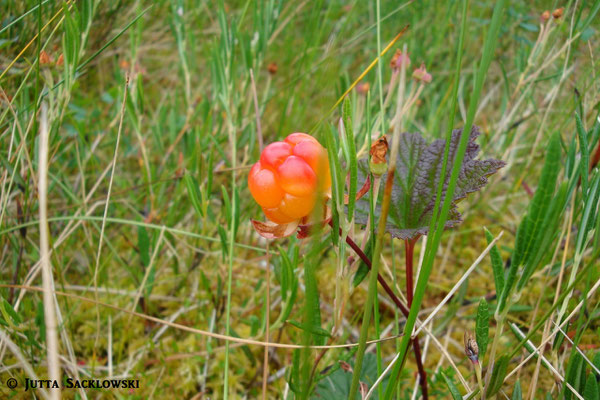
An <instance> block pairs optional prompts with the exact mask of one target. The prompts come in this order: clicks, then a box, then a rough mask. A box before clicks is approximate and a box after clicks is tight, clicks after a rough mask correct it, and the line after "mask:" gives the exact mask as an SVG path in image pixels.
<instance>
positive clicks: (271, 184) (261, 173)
mask: <svg viewBox="0 0 600 400" xmlns="http://www.w3.org/2000/svg"><path fill="white" fill-rule="evenodd" d="M248 186H249V187H250V193H252V197H254V200H256V202H257V203H258V204H260V205H261V206H262V207H269V208H271V207H277V205H279V203H280V202H281V199H282V198H283V196H284V194H285V193H284V192H283V190H281V188H280V187H279V186H278V185H277V182H276V180H275V174H274V173H273V171H271V170H270V169H266V168H265V169H261V164H260V162H257V163H256V164H254V166H253V167H252V169H251V170H250V176H249V177H248Z"/></svg>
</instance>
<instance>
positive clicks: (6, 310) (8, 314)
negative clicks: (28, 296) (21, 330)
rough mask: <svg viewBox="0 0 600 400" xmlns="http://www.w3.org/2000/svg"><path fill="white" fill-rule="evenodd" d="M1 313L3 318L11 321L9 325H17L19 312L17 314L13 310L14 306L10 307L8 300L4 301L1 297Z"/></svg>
mask: <svg viewBox="0 0 600 400" xmlns="http://www.w3.org/2000/svg"><path fill="white" fill-rule="evenodd" d="M1 311H2V315H3V316H4V319H5V320H6V321H7V322H9V323H11V325H13V324H14V325H13V327H14V326H15V325H19V324H20V323H21V321H22V320H21V317H20V316H19V314H17V312H16V311H15V310H14V308H12V306H11V305H10V304H9V303H8V301H6V300H5V299H2V308H1Z"/></svg>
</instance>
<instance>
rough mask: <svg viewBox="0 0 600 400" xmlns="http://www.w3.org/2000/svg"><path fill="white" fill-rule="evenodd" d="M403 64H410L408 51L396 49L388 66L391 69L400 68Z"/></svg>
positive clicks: (406, 65)
mask: <svg viewBox="0 0 600 400" xmlns="http://www.w3.org/2000/svg"><path fill="white" fill-rule="evenodd" d="M402 65H404V66H405V67H406V68H408V66H409V65H410V58H409V56H408V53H403V52H402V50H400V49H398V50H396V53H394V56H393V57H392V61H391V62H390V66H391V67H392V69H393V70H400V68H401V67H402Z"/></svg>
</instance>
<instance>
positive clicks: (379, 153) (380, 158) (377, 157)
mask: <svg viewBox="0 0 600 400" xmlns="http://www.w3.org/2000/svg"><path fill="white" fill-rule="evenodd" d="M388 147H389V146H388V141H387V139H386V138H385V136H382V137H380V138H379V139H377V141H376V142H375V143H373V144H372V145H371V150H370V151H369V154H370V155H371V159H370V160H369V169H370V170H371V173H372V174H373V175H375V176H381V175H383V174H384V173H385V171H387V160H386V159H385V156H386V154H387V151H388Z"/></svg>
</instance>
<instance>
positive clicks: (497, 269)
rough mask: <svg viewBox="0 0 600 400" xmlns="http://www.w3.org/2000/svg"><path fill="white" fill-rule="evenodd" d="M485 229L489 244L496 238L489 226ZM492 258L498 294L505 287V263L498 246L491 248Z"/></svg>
mask: <svg viewBox="0 0 600 400" xmlns="http://www.w3.org/2000/svg"><path fill="white" fill-rule="evenodd" d="M483 230H484V231H485V238H486V240H487V242H488V245H489V244H490V243H492V241H493V240H494V236H493V235H492V233H491V232H490V231H488V230H487V228H485V227H484V228H483ZM490 259H491V260H492V271H493V273H494V284H495V285H496V295H498V296H499V295H500V293H502V290H503V289H504V265H503V263H502V257H500V252H499V251H498V247H497V246H496V245H493V246H492V248H491V249H490Z"/></svg>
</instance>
